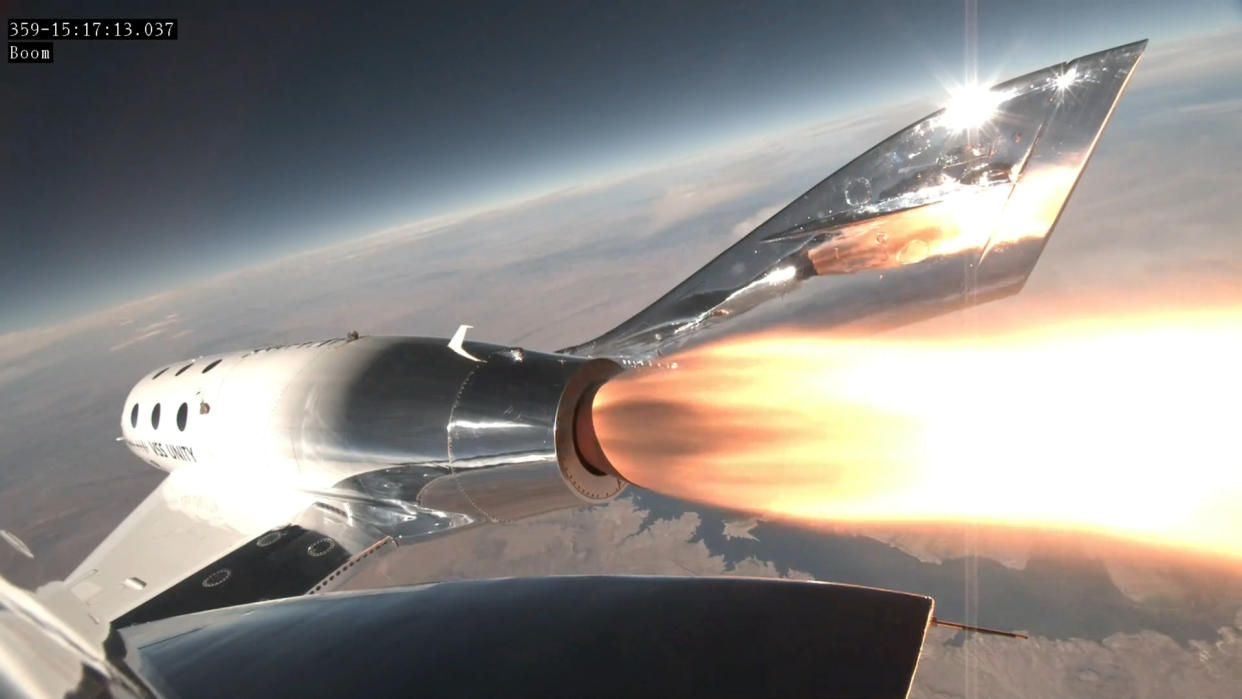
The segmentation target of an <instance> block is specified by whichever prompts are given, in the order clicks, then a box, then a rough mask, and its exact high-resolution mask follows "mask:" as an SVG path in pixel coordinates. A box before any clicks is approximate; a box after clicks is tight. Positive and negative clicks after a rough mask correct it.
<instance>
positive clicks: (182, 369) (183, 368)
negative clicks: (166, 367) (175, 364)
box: [173, 362, 194, 376]
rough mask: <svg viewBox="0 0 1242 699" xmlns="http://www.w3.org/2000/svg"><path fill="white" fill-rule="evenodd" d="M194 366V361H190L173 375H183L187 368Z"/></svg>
mask: <svg viewBox="0 0 1242 699" xmlns="http://www.w3.org/2000/svg"><path fill="white" fill-rule="evenodd" d="M192 366H194V362H190V363H189V364H186V365H185V366H183V367H181V368H180V369H178V370H177V373H175V374H173V376H181V373H182V372H184V371H185V370H186V369H189V368H190V367H192Z"/></svg>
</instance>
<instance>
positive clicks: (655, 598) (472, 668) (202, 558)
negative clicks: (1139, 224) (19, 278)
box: [0, 42, 1146, 697]
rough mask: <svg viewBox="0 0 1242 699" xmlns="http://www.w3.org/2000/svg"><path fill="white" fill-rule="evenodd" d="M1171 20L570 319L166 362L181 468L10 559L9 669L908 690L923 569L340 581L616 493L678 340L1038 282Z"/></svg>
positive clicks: (495, 684) (166, 427)
mask: <svg viewBox="0 0 1242 699" xmlns="http://www.w3.org/2000/svg"><path fill="white" fill-rule="evenodd" d="M1145 45H1146V43H1145V42H1138V43H1134V44H1129V45H1125V46H1120V47H1117V48H1113V49H1109V50H1106V51H1102V52H1099V53H1095V54H1091V55H1087V56H1083V57H1081V58H1078V59H1076V60H1073V61H1070V62H1068V63H1064V64H1059V65H1055V66H1051V67H1048V68H1045V69H1043V70H1039V71H1037V72H1034V73H1030V74H1028V75H1024V76H1022V77H1018V78H1015V79H1012V80H1009V81H1007V82H1003V83H1000V84H998V85H995V86H993V87H991V88H978V89H970V90H964V91H962V93H961V94H959V95H956V96H955V97H954V100H953V101H952V103H950V104H949V105H948V106H946V107H945V108H944V109H942V110H940V111H937V112H935V113H933V114H931V115H929V116H927V117H926V118H924V119H921V120H919V121H918V122H916V123H914V124H912V125H910V126H908V127H906V128H904V129H902V130H901V131H899V132H897V133H896V134H894V135H893V136H891V137H889V138H887V139H885V140H884V141H882V142H881V143H879V144H878V145H876V146H874V147H873V148H871V149H870V150H868V151H866V152H865V153H863V154H862V155H861V156H859V157H858V158H856V159H855V160H853V161H851V162H850V163H848V164H847V165H845V166H844V167H842V168H841V169H840V170H838V171H837V172H836V173H834V174H833V175H831V176H830V177H828V178H827V179H825V180H823V181H822V182H820V183H819V184H817V185H816V186H814V187H813V188H811V189H810V190H809V191H807V192H806V193H805V194H803V195H801V196H799V197H798V198H797V199H795V200H794V201H792V202H791V203H790V204H789V205H787V206H786V207H785V208H783V209H781V210H780V211H779V212H778V213H776V214H775V215H773V216H772V217H771V218H769V219H768V220H767V221H765V222H764V223H763V224H761V225H760V226H759V227H758V228H756V229H755V230H754V231H752V232H750V233H749V234H747V235H745V236H744V237H742V238H741V239H739V240H737V242H735V243H734V244H733V245H732V246H731V247H729V248H728V249H726V250H725V251H724V252H722V253H721V254H720V255H719V256H718V257H716V258H715V259H714V260H712V261H710V262H709V263H708V264H707V265H706V266H704V267H703V268H702V269H700V270H699V271H697V272H695V273H694V274H692V275H691V276H690V277H689V278H687V279H686V280H685V281H683V282H682V283H680V284H679V285H677V286H676V287H675V288H673V289H672V290H671V291H669V292H668V293H667V294H665V295H664V296H663V297H661V298H659V299H658V300H656V301H655V302H654V303H652V304H651V305H650V306H648V307H647V308H645V309H644V310H642V311H640V312H639V313H638V314H636V315H634V316H633V317H632V318H630V319H628V320H626V321H624V322H622V323H621V324H620V325H618V326H617V327H616V328H614V329H612V330H610V331H608V332H606V333H604V334H602V335H600V336H599V337H596V338H594V339H591V340H588V341H585V342H582V343H581V344H578V345H575V346H572V347H567V348H564V349H561V350H559V351H556V352H542V351H534V350H531V349H527V348H522V347H513V346H507V345H502V344H490V343H486V342H480V341H475V340H473V339H469V338H468V337H467V334H468V329H469V328H468V326H462V327H461V328H460V329H459V330H458V332H457V333H456V334H455V335H454V336H453V337H452V338H427V337H374V336H368V335H364V334H363V335H360V334H358V333H353V332H351V333H348V334H344V335H343V336H341V337H336V338H329V339H317V340H310V341H306V342H302V343H297V344H289V345H277V346H267V347H258V348H252V349H246V350H241V351H237V352H229V353H224V354H215V355H209V356H200V357H193V358H187V359H184V360H182V361H176V362H170V363H168V364H167V365H164V366H159V367H153V368H152V370H151V371H150V372H149V373H147V374H146V375H144V376H142V377H141V378H139V379H138V381H137V382H136V383H135V384H134V386H133V388H132V390H131V391H130V392H129V395H128V396H127V397H126V398H125V401H124V404H123V406H122V409H121V411H120V436H119V437H118V441H119V442H121V443H123V444H124V446H125V447H126V448H128V449H129V450H130V451H132V452H133V454H134V455H135V456H136V457H137V458H139V459H141V460H143V461H145V462H147V463H149V464H150V465H151V466H153V467H155V468H157V469H160V470H162V471H166V472H167V474H168V475H167V477H166V478H165V479H164V480H163V482H162V483H161V484H160V485H159V487H158V488H156V490H155V491H154V492H153V493H151V494H150V495H149V496H148V497H147V498H146V499H145V500H144V501H143V502H142V503H141V504H140V505H139V506H138V507H137V508H136V509H135V510H134V511H133V512H132V513H131V514H130V515H129V516H128V517H126V518H125V520H124V521H123V522H121V524H120V525H119V526H118V527H117V528H116V529H115V530H114V531H112V532H111V533H110V534H108V536H107V537H106V538H105V539H104V540H103V542H102V543H101V544H99V546H98V547H97V548H96V549H95V550H94V551H93V552H92V553H91V554H90V555H88V556H87V557H86V559H85V560H84V561H82V563H81V565H79V566H78V567H77V568H76V569H75V570H74V571H73V572H71V573H70V574H69V575H68V577H66V578H65V580H63V581H60V582H54V583H49V584H47V585H44V586H43V587H41V588H40V589H39V590H38V591H37V592H36V593H33V594H32V593H28V592H25V591H22V590H19V589H17V588H15V587H13V586H11V585H8V584H7V583H5V584H3V585H2V586H0V602H2V603H3V605H4V607H5V611H3V612H0V647H3V648H4V651H3V652H0V688H4V689H5V691H9V690H12V691H13V693H16V694H33V695H41V694H53V695H54V694H63V693H65V692H78V693H81V694H84V695H90V694H114V695H122V696H187V697H189V696H217V695H233V696H237V695H252V694H270V693H280V692H286V693H287V692H288V691H290V690H291V688H298V689H297V690H296V691H297V693H299V694H332V693H346V694H350V695H371V696H376V695H386V694H396V693H404V692H405V691H406V690H408V689H409V688H411V687H417V688H418V691H420V692H423V693H427V692H431V693H432V694H446V693H449V692H453V693H456V694H483V693H487V694H496V693H501V692H503V693H504V694H507V695H508V694H513V693H514V692H515V691H517V692H518V693H530V694H535V693H538V694H541V695H580V694H592V695H609V696H613V695H615V696H621V695H625V696H633V695H641V694H661V695H664V694H678V695H684V694H697V695H707V694H710V695H721V696H736V695H741V694H761V695H778V694H794V695H799V696H905V695H906V693H907V692H908V690H909V685H910V682H911V679H912V677H913V674H914V671H915V667H916V665H917V659H918V654H919V650H920V648H921V646H922V643H923V638H924V634H925V632H926V629H927V626H928V624H929V623H931V622H932V620H933V616H934V603H933V602H932V600H930V599H929V598H926V597H923V596H920V595H912V594H906V593H900V592H888V591H883V590H873V589H868V588H858V587H852V586H846V585H835V584H830V583H810V582H791V581H762V580H745V579H727V578H724V579H722V578H707V579H691V578H645V577H636V578H626V577H616V578H613V577H582V578H550V579H527V580H498V581H471V582H461V583H440V584H434V585H425V586H420V587H416V588H404V589H396V590H384V591H372V592H364V593H337V594H329V593H333V591H334V590H338V589H339V588H340V587H341V585H342V584H343V583H345V582H346V581H348V580H349V579H350V578H351V576H352V575H353V574H354V573H355V572H356V571H357V570H359V569H361V568H362V567H363V566H364V565H365V564H366V563H367V560H368V559H372V558H375V557H381V556H383V555H384V553H385V551H388V550H391V549H392V548H393V547H397V546H405V545H408V544H411V543H415V542H419V541H423V540H426V539H429V538H431V537H438V536H445V535H449V534H451V533H453V532H456V531H460V530H462V529H464V528H467V527H473V526H478V525H482V524H489V523H499V522H509V521H513V520H519V519H522V518H526V517H530V516H533V515H538V514H542V513H547V512H551V511H554V510H560V509H564V508H573V507H580V506H584V505H592V504H598V503H603V502H606V501H608V500H610V499H612V498H615V497H616V496H617V495H618V494H619V493H621V492H622V491H623V490H624V489H625V488H626V487H627V485H628V484H627V478H626V474H625V473H623V472H620V471H618V469H617V468H616V467H615V466H614V465H613V463H612V462H611V461H610V459H609V456H608V454H607V453H606V451H605V449H604V448H603V447H601V445H600V443H599V441H598V440H597V439H596V436H595V432H594V429H593V421H592V411H591V408H592V397H593V396H594V394H595V391H596V390H597V389H598V388H599V387H600V386H601V385H602V384H604V383H606V382H608V381H609V380H610V379H612V378H614V377H615V376H617V375H619V374H621V373H623V372H626V371H630V370H633V369H635V368H643V369H644V370H657V371H660V370H663V371H676V368H675V366H674V362H672V361H670V359H669V357H670V356H672V355H674V354H675V353H676V352H678V351H681V350H684V349H687V348H691V347H695V346H698V345H702V344H705V343H710V342H713V341H715V340H718V339H720V338H722V337H726V336H731V335H736V334H739V333H748V332H755V331H757V330H762V329H766V328H772V327H783V326H791V327H799V326H801V327H813V328H816V329H833V330H838V329H839V330H841V331H846V330H849V331H859V330H861V331H869V330H873V329H879V328H884V327H891V326H895V325H899V324H902V323H907V322H911V321H914V320H918V319H922V318H927V317H929V316H932V315H935V314H939V313H943V312H946V311H951V310H955V309H960V308H963V307H964V306H967V305H970V304H974V303H980V302H984V301H987V300H991V299H996V298H1000V297H1003V296H1006V295H1009V294H1013V293H1016V292H1017V291H1019V290H1020V289H1021V287H1022V286H1023V284H1024V282H1025V280H1026V278H1027V276H1028V275H1029V274H1030V272H1031V270H1032V268H1033V267H1034V265H1035V263H1036V261H1037V260H1038V258H1039V256H1040V253H1041V251H1042V250H1043V247H1044V245H1045V243H1046V242H1047V240H1048V236H1049V234H1050V233H1051V231H1052V230H1053V227H1054V226H1055V224H1056V221H1057V218H1058V216H1059V215H1060V212H1061V210H1062V208H1063V207H1064V206H1065V203H1066V202H1067V200H1068V199H1069V197H1070V194H1071V193H1072V191H1073V189H1074V186H1075V184H1076V183H1077V181H1078V179H1079V176H1080V175H1081V173H1082V171H1083V168H1084V167H1085V166H1086V164H1087V161H1088V159H1089V158H1090V156H1091V154H1092V152H1093V150H1094V149H1095V146H1096V143H1097V141H1098V139H1099V138H1100V135H1101V133H1102V131H1103V129H1104V127H1105V125H1106V123H1107V122H1108V119H1109V117H1110V115H1111V113H1112V111H1113V109H1114V107H1115V106H1116V104H1117V101H1118V99H1119V98H1120V96H1121V94H1122V91H1123V90H1124V89H1125V86H1126V84H1127V82H1128V80H1129V79H1130V76H1131V73H1132V71H1133V69H1134V67H1135V65H1136V63H1137V61H1138V59H1139V57H1140V55H1141V54H1142V52H1143V49H1144V48H1145ZM656 428H657V427H656V426H653V429H656Z"/></svg>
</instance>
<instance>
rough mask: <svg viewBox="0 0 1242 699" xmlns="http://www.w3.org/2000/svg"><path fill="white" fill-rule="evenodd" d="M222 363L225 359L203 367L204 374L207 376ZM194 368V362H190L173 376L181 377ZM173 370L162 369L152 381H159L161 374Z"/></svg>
mask: <svg viewBox="0 0 1242 699" xmlns="http://www.w3.org/2000/svg"><path fill="white" fill-rule="evenodd" d="M222 361H224V360H223V358H221V359H217V360H215V361H214V362H212V363H210V364H208V365H207V366H205V367H203V372H202V373H204V374H206V373H207V372H209V371H211V370H212V369H215V368H216V365H217V364H219V363H220V362H222ZM192 366H194V362H190V363H189V364H186V365H185V366H183V367H181V368H180V369H178V370H177V373H175V374H173V376H181V374H182V372H184V371H185V370H186V369H189V368H190V367H192ZM171 368H172V367H164V368H163V369H160V370H159V371H157V372H155V374H154V375H153V376H152V377H151V378H152V379H158V378H159V377H160V375H161V374H163V373H164V372H166V371H168V370H169V369H171Z"/></svg>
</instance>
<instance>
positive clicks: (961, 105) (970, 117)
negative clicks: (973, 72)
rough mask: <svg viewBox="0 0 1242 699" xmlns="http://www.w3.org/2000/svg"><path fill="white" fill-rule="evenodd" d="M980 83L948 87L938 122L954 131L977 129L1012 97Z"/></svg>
mask: <svg viewBox="0 0 1242 699" xmlns="http://www.w3.org/2000/svg"><path fill="white" fill-rule="evenodd" d="M1012 96H1013V95H1011V94H1010V93H1008V92H996V91H993V90H990V89H988V88H986V87H983V86H982V85H960V86H957V87H951V88H949V102H948V104H946V105H945V107H944V113H943V114H941V115H940V123H941V124H943V125H944V126H946V127H948V128H950V129H953V130H955V131H966V130H969V129H978V128H980V127H982V126H984V125H985V124H987V122H988V121H989V120H991V118H992V117H993V116H994V115H995V114H996V109H997V107H999V106H1000V105H1001V103H1003V102H1004V101H1005V100H1007V99H1009V98H1010V97H1012Z"/></svg>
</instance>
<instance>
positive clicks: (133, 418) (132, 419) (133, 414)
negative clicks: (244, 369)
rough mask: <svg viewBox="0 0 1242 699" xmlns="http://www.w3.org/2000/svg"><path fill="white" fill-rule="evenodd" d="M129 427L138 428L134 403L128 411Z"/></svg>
mask: <svg viewBox="0 0 1242 699" xmlns="http://www.w3.org/2000/svg"><path fill="white" fill-rule="evenodd" d="M129 426H130V427H137V426H138V404H137V403H134V407H132V408H130V409H129Z"/></svg>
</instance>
